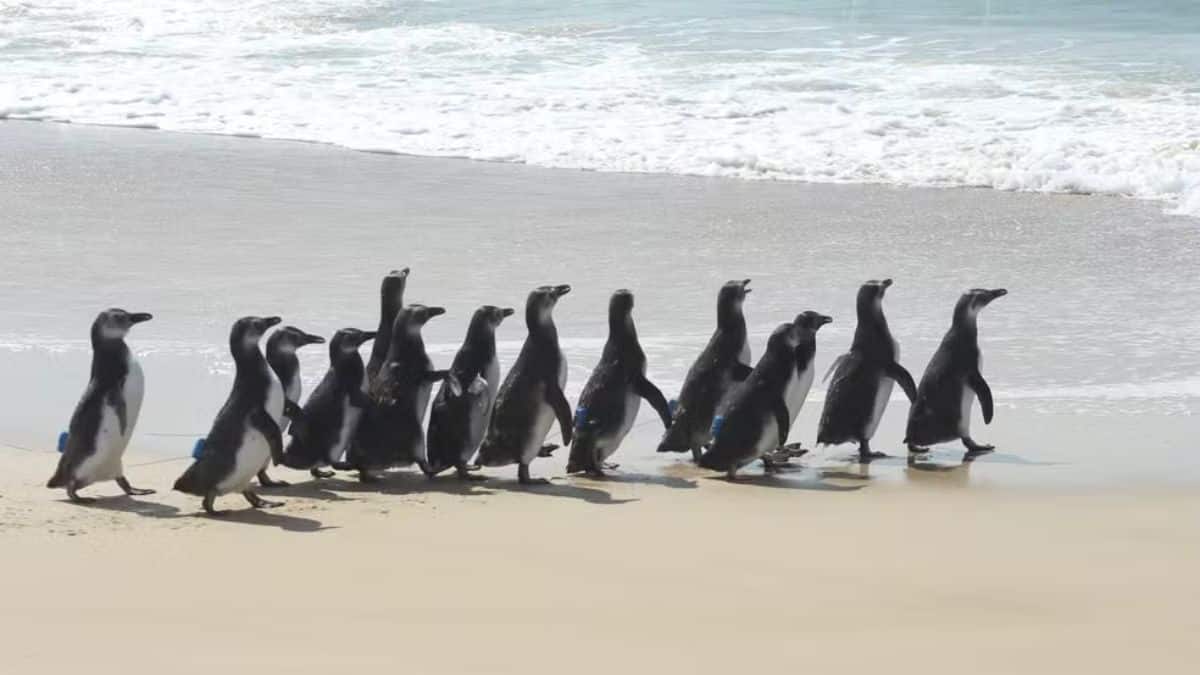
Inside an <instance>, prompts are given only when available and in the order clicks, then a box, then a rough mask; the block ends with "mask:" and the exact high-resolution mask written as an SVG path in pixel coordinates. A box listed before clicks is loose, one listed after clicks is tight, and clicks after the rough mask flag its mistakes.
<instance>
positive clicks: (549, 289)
mask: <svg viewBox="0 0 1200 675" xmlns="http://www.w3.org/2000/svg"><path fill="white" fill-rule="evenodd" d="M570 292H571V287H570V286H568V285H566V284H562V285H559V286H538V287H537V288H535V289H533V290H532V291H530V292H529V298H527V299H526V300H525V322H526V323H527V324H529V325H530V326H534V325H538V326H540V325H545V324H547V323H550V322H551V320H552V317H553V315H554V306H555V305H557V304H558V299H559V298H561V297H562V296H564V295H566V294H567V293H570Z"/></svg>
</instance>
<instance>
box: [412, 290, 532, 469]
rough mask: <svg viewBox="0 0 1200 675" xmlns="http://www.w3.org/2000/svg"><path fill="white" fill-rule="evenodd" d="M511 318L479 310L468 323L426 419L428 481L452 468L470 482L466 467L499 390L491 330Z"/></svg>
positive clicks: (500, 311)
mask: <svg viewBox="0 0 1200 675" xmlns="http://www.w3.org/2000/svg"><path fill="white" fill-rule="evenodd" d="M512 314H513V310H512V309H511V308H501V307H496V306H494V305H484V306H483V307H480V308H479V309H477V310H475V314H474V315H473V316H472V317H471V323H470V325H469V326H468V327H467V336H466V339H465V340H464V341H463V345H462V347H461V348H460V349H459V350H458V353H457V354H455V355H454V361H453V363H452V364H451V365H450V373H449V375H447V377H446V380H445V381H444V382H442V384H441V386H440V387H439V389H438V392H437V396H436V397H435V398H434V400H433V406H432V409H431V411H430V414H429V433H428V437H427V438H426V442H427V445H428V454H429V466H428V467H427V468H428V473H430V474H431V475H433V474H436V473H439V472H441V471H444V470H445V469H448V468H450V467H455V468H456V469H457V470H458V475H459V477H460V478H467V477H469V476H468V465H469V463H470V461H471V457H472V456H474V454H475V451H476V450H478V448H479V444H480V442H482V440H483V434H484V432H485V431H486V430H487V425H488V422H489V420H490V418H491V412H492V406H493V405H494V403H495V399H496V393H497V392H498V391H499V389H500V382H499V378H500V366H499V362H498V361H497V358H496V329H497V328H498V327H499V326H500V323H501V322H502V321H504V319H505V318H507V317H509V316H512Z"/></svg>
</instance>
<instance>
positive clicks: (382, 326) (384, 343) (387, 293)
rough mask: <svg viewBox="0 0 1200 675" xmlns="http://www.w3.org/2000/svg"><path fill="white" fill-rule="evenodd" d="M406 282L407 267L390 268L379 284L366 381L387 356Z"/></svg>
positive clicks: (402, 301) (401, 304)
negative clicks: (375, 326)
mask: <svg viewBox="0 0 1200 675" xmlns="http://www.w3.org/2000/svg"><path fill="white" fill-rule="evenodd" d="M407 284H408V268H407V267H405V268H404V269H402V270H392V271H391V272H389V273H388V275H387V276H385V277H384V278H383V281H382V282H381V283H380V284H379V328H378V329H376V331H375V344H373V345H371V356H370V357H369V358H368V359H367V381H368V382H370V381H371V380H374V379H375V376H376V375H377V374H378V373H379V368H380V367H382V366H383V362H384V360H385V359H386V358H387V352H388V347H390V346H391V344H392V326H393V325H394V324H395V323H396V315H397V314H399V313H400V308H401V307H403V306H404V288H405V286H407Z"/></svg>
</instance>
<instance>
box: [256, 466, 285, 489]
mask: <svg viewBox="0 0 1200 675" xmlns="http://www.w3.org/2000/svg"><path fill="white" fill-rule="evenodd" d="M258 484H259V485H261V486H262V487H265V488H273V487H287V486H289V485H291V483H289V482H287V481H286V480H275V479H274V478H271V477H270V476H268V475H267V472H266V470H263V471H259V472H258Z"/></svg>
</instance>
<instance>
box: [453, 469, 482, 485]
mask: <svg viewBox="0 0 1200 675" xmlns="http://www.w3.org/2000/svg"><path fill="white" fill-rule="evenodd" d="M456 474H457V475H458V479H459V480H468V481H480V480H487V476H481V475H479V474H477V473H471V467H469V466H460V467H458V470H457V472H456Z"/></svg>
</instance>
